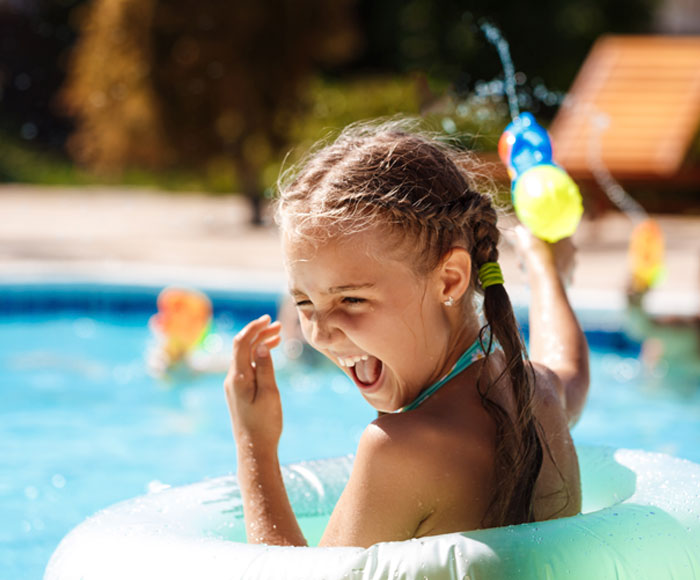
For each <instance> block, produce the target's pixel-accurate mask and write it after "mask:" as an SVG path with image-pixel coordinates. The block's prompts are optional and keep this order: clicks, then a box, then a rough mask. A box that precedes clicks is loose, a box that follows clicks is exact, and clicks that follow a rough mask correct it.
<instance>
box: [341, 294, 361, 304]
mask: <svg viewBox="0 0 700 580" xmlns="http://www.w3.org/2000/svg"><path fill="white" fill-rule="evenodd" d="M364 301H365V299H364V298H354V297H352V296H346V297H345V298H343V303H344V304H362V303H363V302H364Z"/></svg>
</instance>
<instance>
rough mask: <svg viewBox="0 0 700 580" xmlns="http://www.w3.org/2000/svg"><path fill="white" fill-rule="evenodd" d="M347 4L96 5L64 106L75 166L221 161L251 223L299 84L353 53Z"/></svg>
mask: <svg viewBox="0 0 700 580" xmlns="http://www.w3.org/2000/svg"><path fill="white" fill-rule="evenodd" d="M351 9H352V5H351V0H342V1H335V2H325V0H260V1H258V2H243V1H239V2H221V1H220V0H200V1H198V2H197V3H194V2H190V1H187V0H170V1H165V0H96V1H95V2H94V4H93V5H92V7H91V9H90V11H89V12H88V13H86V15H85V17H84V19H83V22H82V25H81V36H80V39H79V42H78V44H77V47H76V50H75V55H74V58H73V61H72V65H71V67H70V70H69V78H68V82H67V85H66V87H65V90H64V93H63V102H64V103H65V105H66V107H67V109H68V110H69V111H70V112H71V113H72V114H73V115H74V116H75V118H76V124H77V131H76V133H75V134H74V135H73V137H72V138H71V141H70V143H69V146H70V150H71V151H72V152H73V154H74V155H75V157H76V159H77V160H79V161H81V162H83V163H85V164H88V165H90V166H91V167H94V168H97V169H100V170H103V171H118V170H121V169H122V168H124V167H126V166H129V165H141V166H147V167H151V168H167V167H175V166H179V167H194V168H200V169H201V168H205V167H206V166H207V164H209V163H211V162H213V161H216V160H217V159H221V158H222V157H223V158H225V159H228V160H230V161H231V163H233V165H234V166H235V168H236V172H237V176H238V180H239V186H240V188H241V189H242V191H243V193H244V194H245V195H246V196H247V197H248V198H249V199H250V200H251V202H252V204H253V221H254V222H256V223H259V222H260V221H261V215H260V199H261V190H262V184H261V180H260V175H261V172H262V171H263V169H264V167H265V165H266V164H267V163H269V162H270V161H271V160H272V159H274V158H275V157H277V156H279V155H280V154H281V153H280V152H281V151H282V150H283V149H284V147H286V145H287V140H288V129H289V126H290V121H291V119H292V117H293V115H295V114H297V113H298V112H299V111H300V110H301V108H302V107H303V99H302V98H301V95H302V93H303V88H304V86H305V83H306V82H307V81H308V79H309V78H310V76H311V75H312V73H313V71H314V70H315V68H316V67H317V66H319V65H320V64H324V63H325V64H329V63H337V62H341V61H343V60H344V59H346V58H348V57H349V56H351V55H352V54H353V52H354V50H355V48H356V46H357V37H356V31H355V28H354V26H353V19H352V10H351Z"/></svg>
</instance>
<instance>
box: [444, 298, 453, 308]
mask: <svg viewBox="0 0 700 580" xmlns="http://www.w3.org/2000/svg"><path fill="white" fill-rule="evenodd" d="M443 304H444V305H445V306H454V305H455V299H454V298H452V296H448V297H447V300H445V301H444V302H443Z"/></svg>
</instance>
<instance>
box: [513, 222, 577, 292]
mask: <svg viewBox="0 0 700 580" xmlns="http://www.w3.org/2000/svg"><path fill="white" fill-rule="evenodd" d="M510 239H511V241H512V242H513V245H514V246H515V249H516V251H517V252H518V254H519V256H520V259H521V260H522V262H523V266H524V267H525V268H526V270H527V273H528V274H529V275H531V276H532V275H535V276H537V275H541V274H543V273H545V272H547V271H549V270H550V269H551V268H552V267H553V268H554V270H556V272H557V273H558V274H559V277H560V279H561V281H562V282H563V283H564V285H565V286H568V285H569V284H571V281H572V279H573V273H574V266H575V257H576V247H575V246H574V244H573V242H572V241H571V238H564V239H563V240H559V241H558V242H556V243H553V244H550V243H548V242H545V241H543V240H541V239H539V238H538V237H536V236H534V235H533V234H532V233H531V232H530V230H528V229H527V228H526V227H524V226H521V225H518V226H516V227H515V229H514V231H513V235H512V236H510Z"/></svg>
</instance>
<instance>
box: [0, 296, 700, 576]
mask: <svg viewBox="0 0 700 580" xmlns="http://www.w3.org/2000/svg"><path fill="white" fill-rule="evenodd" d="M156 294H157V289H134V288H109V287H99V286H74V285H73V286H36V287H31V288H28V287H16V286H7V287H4V288H0V370H2V374H1V375H0V377H1V378H0V513H2V518H0V578H2V579H7V580H19V579H35V578H36V579H38V578H41V576H42V573H43V569H44V567H45V565H46V562H47V560H48V558H49V556H50V555H51V552H52V551H53V550H54V548H55V547H56V545H57V544H58V542H59V541H60V539H61V538H62V537H63V536H64V535H65V534H66V533H67V532H68V531H69V530H70V529H71V528H72V527H74V526H75V525H77V524H78V523H79V522H81V521H82V520H83V519H84V518H85V517H87V516H88V515H90V514H92V513H94V512H95V511H97V510H99V509H101V508H103V507H106V506H107V505H109V504H111V503H114V502H116V501H119V500H122V499H126V498H129V497H133V496H135V495H138V494H142V493H145V492H146V491H148V490H149V489H154V488H158V487H159V486H162V485H180V484H185V483H190V482H194V481H198V480H200V479H203V478H206V477H213V476H218V475H222V474H227V473H233V472H235V466H236V457H235V451H234V445H233V441H232V437H231V432H230V423H229V418H228V413H227V410H226V405H225V401H224V397H223V391H222V386H221V384H222V378H223V377H222V375H221V374H210V375H198V376H194V375H187V374H181V375H180V376H178V377H176V378H175V379H173V380H171V381H167V382H166V381H162V380H158V379H154V378H153V377H151V376H150V375H149V374H148V372H147V368H146V364H145V353H146V351H147V350H148V347H149V344H150V343H151V341H152V337H151V334H150V331H149V329H148V327H147V322H148V318H149V316H150V315H151V314H152V313H153V312H154V310H155V297H156ZM213 297H214V299H215V304H216V312H215V315H216V324H215V328H216V330H217V332H218V335H220V336H221V337H223V341H224V342H227V341H228V339H229V338H230V337H231V336H232V335H233V333H235V331H236V330H237V329H238V328H240V327H241V326H242V324H243V323H244V322H246V321H247V320H249V319H250V318H252V317H255V316H258V315H260V314H262V313H263V312H270V313H274V311H275V301H274V299H275V297H274V296H272V295H264V296H259V295H257V296H253V295H246V296H238V297H231V296H227V295H220V296H216V295H214V296H213ZM589 340H590V341H591V343H592V366H593V388H592V390H591V395H590V399H589V403H588V406H587V408H586V411H585V413H584V415H583V418H582V420H581V421H580V423H579V424H578V425H577V427H576V428H575V431H574V436H575V439H576V440H577V441H578V442H581V443H602V444H607V445H612V446H615V447H632V448H644V449H650V450H660V451H665V452H668V453H672V454H674V455H678V456H681V457H685V458H688V459H692V460H695V461H697V462H700V393H699V392H698V389H697V388H693V387H697V384H694V382H697V378H696V377H689V378H688V379H687V384H684V386H683V388H671V387H674V386H676V387H677V386H678V384H676V383H674V385H664V381H663V377H658V376H652V375H650V374H648V373H645V372H644V371H643V369H642V367H641V365H640V363H639V361H638V359H637V355H638V346H637V345H635V344H633V343H630V342H629V341H627V340H625V339H624V337H622V335H620V334H619V333H611V332H607V331H606V332H596V331H591V332H590V333H589ZM215 347H216V345H214V346H213V347H212V348H215ZM224 348H226V349H228V344H225V346H224ZM276 362H277V366H278V371H279V372H278V381H279V384H280V389H281V392H282V398H283V406H284V411H285V428H284V434H283V437H282V441H281V446H280V455H281V460H282V461H283V462H289V461H296V460H301V459H312V458H322V457H329V456H336V455H341V454H345V453H349V452H352V451H353V450H354V447H355V445H356V443H357V441H358V438H359V435H360V433H361V431H362V429H363V428H364V426H365V425H366V424H367V423H368V422H369V421H371V420H372V419H373V417H374V416H375V414H374V412H373V411H372V410H371V408H369V406H368V405H366V403H364V401H363V400H362V398H361V397H360V395H359V394H358V393H357V392H356V390H355V388H354V387H353V385H352V383H351V382H350V381H349V380H347V379H346V378H345V377H344V375H342V373H340V371H338V370H336V369H335V368H334V367H332V366H330V365H324V364H320V365H316V366H309V365H304V364H299V363H295V362H290V361H288V360H287V359H286V358H285V357H283V356H281V354H279V353H277V354H276Z"/></svg>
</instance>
